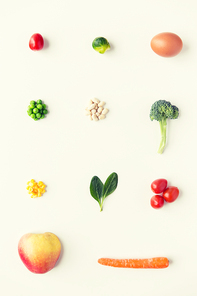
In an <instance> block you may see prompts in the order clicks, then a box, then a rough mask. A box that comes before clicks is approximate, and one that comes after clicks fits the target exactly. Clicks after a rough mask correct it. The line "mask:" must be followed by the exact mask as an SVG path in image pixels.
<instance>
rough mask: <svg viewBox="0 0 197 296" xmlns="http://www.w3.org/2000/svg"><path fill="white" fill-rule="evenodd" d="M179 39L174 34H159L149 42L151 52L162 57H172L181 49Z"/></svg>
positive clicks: (181, 45) (181, 44) (181, 43)
mask: <svg viewBox="0 0 197 296" xmlns="http://www.w3.org/2000/svg"><path fill="white" fill-rule="evenodd" d="M182 47H183V42H182V40H181V38H180V37H179V36H178V35H176V34H174V33H167V32H166V33H160V34H158V35H156V36H154V37H153V39H152V40H151V48H152V50H153V51H154V52H155V53H156V54H158V55H160V56H162V57H167V58H168V57H174V56H176V55H177V54H178V53H179V52H180V51H181V49H182Z"/></svg>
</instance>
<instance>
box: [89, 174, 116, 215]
mask: <svg viewBox="0 0 197 296" xmlns="http://www.w3.org/2000/svg"><path fill="white" fill-rule="evenodd" d="M117 185H118V175H117V174H116V173H112V174H111V175H110V176H109V177H108V178H107V180H106V182H105V184H104V185H103V183H102V182H101V180H100V179H99V178H98V177H97V176H94V177H93V178H92V180H91V183H90V194H91V195H92V197H93V198H94V199H95V200H96V201H97V202H98V203H99V206H100V211H102V210H103V202H104V200H105V198H106V197H107V196H108V195H110V194H111V193H113V192H114V190H115V189H116V187H117Z"/></svg>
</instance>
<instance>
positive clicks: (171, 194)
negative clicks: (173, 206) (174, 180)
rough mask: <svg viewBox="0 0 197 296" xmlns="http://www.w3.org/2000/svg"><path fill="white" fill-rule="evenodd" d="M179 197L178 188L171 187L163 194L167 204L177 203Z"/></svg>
mask: <svg viewBox="0 0 197 296" xmlns="http://www.w3.org/2000/svg"><path fill="white" fill-rule="evenodd" d="M178 196H179V190H178V188H177V187H174V186H169V187H168V188H166V190H165V191H164V192H163V198H164V199H165V201H167V202H173V201H175V200H176V199H177V197H178Z"/></svg>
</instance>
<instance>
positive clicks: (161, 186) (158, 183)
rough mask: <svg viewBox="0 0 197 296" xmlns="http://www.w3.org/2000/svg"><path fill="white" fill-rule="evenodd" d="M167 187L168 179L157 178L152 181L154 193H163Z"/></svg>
mask: <svg viewBox="0 0 197 296" xmlns="http://www.w3.org/2000/svg"><path fill="white" fill-rule="evenodd" d="M166 187H167V180H166V179H157V180H155V181H153V182H152V184H151V189H152V191H153V192H154V193H162V192H163V191H164V190H165V189H166Z"/></svg>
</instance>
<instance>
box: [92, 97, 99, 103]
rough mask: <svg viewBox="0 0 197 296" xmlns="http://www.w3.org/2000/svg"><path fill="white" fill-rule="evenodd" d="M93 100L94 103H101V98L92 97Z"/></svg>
mask: <svg viewBox="0 0 197 296" xmlns="http://www.w3.org/2000/svg"><path fill="white" fill-rule="evenodd" d="M92 101H93V102H94V103H97V104H98V103H100V100H99V99H96V98H94V99H92Z"/></svg>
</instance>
